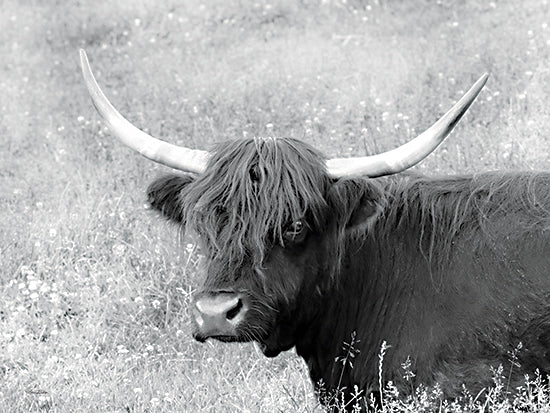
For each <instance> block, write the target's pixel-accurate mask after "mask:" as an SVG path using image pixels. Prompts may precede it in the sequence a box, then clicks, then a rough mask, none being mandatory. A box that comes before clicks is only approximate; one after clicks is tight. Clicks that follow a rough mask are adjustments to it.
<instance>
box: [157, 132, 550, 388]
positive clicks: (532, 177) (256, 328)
mask: <svg viewBox="0 0 550 413" xmlns="http://www.w3.org/2000/svg"><path fill="white" fill-rule="evenodd" d="M149 197H150V200H151V204H152V205H153V206H154V207H155V208H156V209H158V210H160V211H161V212H163V213H164V214H165V215H167V216H168V217H169V218H171V219H173V220H175V221H178V222H181V223H186V224H187V225H188V226H191V227H193V228H194V229H195V230H196V231H197V233H198V234H199V235H200V237H201V239H202V241H203V243H204V248H205V253H206V255H207V258H208V261H209V264H210V265H209V266H208V268H207V271H206V281H205V285H204V287H203V292H207V293H209V294H215V293H216V292H218V291H224V292H227V291H234V292H239V293H242V294H246V296H247V297H249V299H250V301H251V303H252V304H251V308H250V310H249V311H248V313H247V315H246V319H245V322H243V323H241V324H240V325H239V326H238V329H237V333H236V335H235V337H234V338H233V339H234V340H241V341H245V340H256V341H258V342H260V343H261V344H262V346H263V348H264V352H265V354H266V355H268V356H274V355H277V354H278V353H279V352H280V351H284V350H287V349H289V348H291V347H292V346H295V347H296V349H297V352H298V354H299V355H301V356H302V357H303V358H304V359H305V360H306V362H307V364H308V367H309V369H310V374H311V377H312V379H313V380H314V382H318V381H319V380H322V381H323V382H324V386H325V389H326V390H327V391H328V392H330V391H332V390H335V389H336V388H345V389H346V390H345V391H350V390H351V389H353V385H358V386H359V388H360V389H363V390H364V391H365V393H366V394H368V393H369V392H372V391H376V390H377V386H378V358H377V357H378V352H379V350H380V346H381V343H382V342H383V341H386V342H387V343H388V345H390V346H391V348H390V349H389V350H388V352H387V354H386V358H385V360H384V371H383V372H382V374H383V376H384V378H385V379H386V380H393V381H394V382H395V383H396V384H397V385H398V386H400V387H401V388H402V390H403V391H405V392H406V391H407V389H410V386H411V385H410V383H404V382H403V379H402V377H403V371H402V368H401V363H403V362H404V361H405V360H406V359H407V357H410V359H411V362H412V367H411V368H412V370H413V371H414V373H415V374H416V378H415V380H416V382H415V383H416V384H420V383H423V384H427V385H431V384H435V383H439V384H440V385H441V386H442V389H443V391H444V393H445V395H446V396H450V397H454V396H457V395H458V394H460V393H461V391H462V384H465V385H466V386H467V387H468V388H469V389H470V390H471V392H472V393H474V394H476V393H477V392H478V391H480V390H481V389H482V388H483V387H486V386H489V385H491V384H492V382H491V379H492V374H491V369H492V368H496V367H498V365H499V364H503V365H504V366H505V368H506V369H507V371H508V372H510V382H511V385H510V389H513V388H515V386H516V385H517V384H518V383H520V382H521V380H522V379H523V375H524V374H525V373H532V372H533V371H534V370H535V369H536V368H538V369H539V370H540V371H541V372H542V373H544V374H546V373H550V355H549V354H548V351H550V276H549V275H548V268H550V237H549V232H548V230H549V228H550V175H549V174H546V173H509V174H504V173H491V174H480V175H475V176H466V177H445V178H440V179H435V178H427V177H422V176H415V175H401V176H398V177H390V178H379V179H376V180H371V179H368V178H360V177H357V178H350V179H340V180H333V179H331V178H330V177H329V176H328V175H327V172H326V170H325V166H324V160H323V158H322V157H321V156H320V155H319V154H318V153H317V152H316V151H315V150H313V149H312V148H310V147H309V146H308V145H306V144H304V143H302V142H299V141H296V140H291V139H254V140H240V141H231V142H227V143H224V144H222V145H220V146H218V147H217V148H216V150H215V151H214V155H213V157H212V160H211V162H210V164H209V166H208V169H207V171H206V172H205V173H204V174H202V175H201V176H198V177H196V178H195V179H194V180H192V178H191V177H190V176H183V177H168V178H161V179H160V180H158V181H156V182H155V183H153V184H152V185H151V187H150V189H149ZM296 220H301V221H303V223H304V225H305V226H304V228H305V229H304V231H302V232H301V233H300V235H299V236H297V237H294V238H293V237H289V236H288V228H289V226H291V224H292V223H293V222H295V221H296ZM352 333H354V334H356V339H357V341H356V343H355V347H356V349H357V350H359V353H358V354H357V356H356V358H355V360H354V367H353V368H351V367H350V366H349V365H347V366H344V365H343V364H342V363H339V362H335V360H336V358H339V357H342V356H345V354H344V351H343V349H342V346H343V343H344V342H349V341H350V338H351V335H352ZM224 339H230V338H227V337H225V338H224ZM519 343H522V345H523V348H522V350H521V351H520V352H519V359H518V361H519V364H520V367H517V366H513V367H512V366H511V365H510V361H509V360H510V355H509V352H511V351H512V350H513V349H514V348H516V347H517V346H518V345H519Z"/></svg>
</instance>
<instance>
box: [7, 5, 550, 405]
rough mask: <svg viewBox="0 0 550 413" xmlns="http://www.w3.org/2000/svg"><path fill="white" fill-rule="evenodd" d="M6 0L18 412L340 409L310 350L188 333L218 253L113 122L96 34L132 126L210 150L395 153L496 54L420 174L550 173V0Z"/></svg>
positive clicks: (13, 391)
mask: <svg viewBox="0 0 550 413" xmlns="http://www.w3.org/2000/svg"><path fill="white" fill-rule="evenodd" d="M455 3H456V4H455ZM0 5H1V13H0V28H1V29H0V62H1V63H0V92H1V93H0V142H1V143H2V145H1V146H0V205H1V209H0V380H1V381H2V383H3V385H2V386H1V387H0V411H3V412H4V411H5V412H8V411H21V412H27V411H59V412H88V411H112V412H145V411H147V412H172V411H173V412H175V411H190V412H191V411H207V412H225V411H229V412H289V411H296V412H321V411H323V410H322V408H321V407H320V406H319V405H318V404H317V401H316V397H315V395H314V394H313V387H312V385H311V383H310V380H309V377H308V374H307V370H306V368H305V365H304V364H303V362H302V361H301V359H299V358H297V357H296V355H295V354H294V353H293V352H288V353H286V354H283V355H281V356H279V357H277V358H275V359H266V358H265V357H263V355H262V354H261V351H259V350H258V349H256V348H255V347H254V345H252V344H247V345H237V344H232V345H229V344H225V345H223V344H219V343H210V342H209V343H207V344H205V345H201V344H198V343H196V342H195V341H194V340H193V339H192V338H191V335H190V321H189V319H190V317H189V314H188V309H187V307H188V304H189V301H190V296H191V294H192V292H193V290H194V288H195V287H196V286H197V285H199V283H200V276H199V275H198V274H197V271H196V269H197V266H198V262H199V260H200V254H199V253H198V252H197V250H196V248H195V245H194V243H193V240H192V239H189V238H182V237H180V236H179V235H180V234H178V230H177V229H176V228H174V227H172V226H170V225H168V224H166V223H164V222H163V221H162V220H161V219H159V218H158V217H157V216H156V215H155V214H154V213H152V212H151V211H150V210H148V209H147V207H146V205H145V188H146V187H147V185H148V183H149V182H150V181H152V179H153V178H154V177H156V176H158V175H160V174H162V173H165V172H167V170H166V169H165V168H163V167H161V166H158V165H154V164H152V163H150V162H148V161H146V160H144V159H142V158H140V157H139V156H138V155H136V154H135V153H132V152H131V151H130V150H128V149H126V148H124V147H123V146H122V145H121V144H119V143H118V142H117V141H115V139H113V137H112V136H111V135H110V133H109V132H108V131H107V129H106V128H105V127H104V125H103V124H102V123H101V122H100V121H99V118H98V116H97V115H96V113H95V111H94V109H93V107H92V105H91V103H90V99H89V97H88V95H87V92H86V90H85V87H84V85H83V82H82V80H81V74H80V68H79V64H78V49H79V48H85V49H86V51H87V52H88V55H89V57H90V61H91V64H92V68H93V69H94V71H95V73H96V75H97V78H98V81H99V83H100V84H101V85H102V87H103V89H104V90H105V92H106V94H107V95H108V96H109V98H110V99H111V100H112V101H113V103H114V104H115V106H117V107H118V108H119V110H120V111H121V112H122V113H123V114H125V115H126V116H127V117H128V118H129V119H130V120H131V121H132V122H134V123H135V124H136V125H139V126H141V127H142V128H144V129H146V130H148V131H149V132H150V133H152V134H153V135H156V136H158V137H161V138H163V139H166V140H169V141H170V142H174V143H178V144H185V145H187V146H190V147H197V148H202V149H208V148H209V147H210V146H211V145H212V144H213V143H215V142H218V141H221V140H224V139H227V138H234V137H237V138H238V137H242V136H261V135H270V136H294V137H297V138H300V139H303V140H305V141H308V142H310V143H312V144H314V145H315V146H316V147H318V148H319V149H321V150H322V151H323V152H324V153H325V154H326V155H328V156H336V155H338V156H346V155H363V154H365V153H375V152H378V151H382V150H386V149H390V148H392V147H394V146H395V145H398V144H399V143H403V142H405V141H407V140H408V139H410V138H411V137H414V136H415V134H416V133H418V132H420V131H421V130H422V129H423V128H425V127H427V126H429V125H430V124H431V123H432V122H433V121H434V120H435V119H436V118H437V117H438V115H440V114H442V113H443V112H444V111H445V110H446V109H447V108H448V107H450V106H451V104H452V103H453V102H454V100H455V99H457V98H458V97H459V96H460V95H461V93H462V92H463V91H464V90H466V89H467V88H468V87H469V86H470V85H471V84H472V83H473V82H474V81H475V80H476V79H477V78H478V77H479V76H480V75H481V74H482V73H483V72H486V71H488V72H490V73H491V77H490V79H489V82H488V84H487V86H486V89H485V90H484V91H483V93H482V94H481V96H480V98H479V99H478V100H477V101H476V103H475V104H474V105H473V107H472V108H471V109H470V112H469V113H468V114H467V115H466V117H465V119H464V120H463V121H462V123H461V124H460V125H459V126H458V127H457V128H456V131H455V132H454V133H453V135H452V136H451V137H450V138H449V139H448V142H447V143H446V144H445V145H443V146H442V147H441V148H440V149H439V150H438V151H437V152H436V153H434V154H433V155H432V156H430V157H429V158H428V159H427V160H426V161H425V162H423V163H422V164H421V165H420V166H419V167H417V170H420V171H422V172H424V173H427V174H439V173H470V172H478V171H486V170H492V169H497V168H498V169H542V170H550V156H549V149H548V148H549V143H550V104H549V103H550V5H549V4H548V1H547V0H543V1H541V0H536V1H535V0H524V1H522V2H519V1H513V0H503V1H497V0H495V1H492V2H491V1H486V0H466V1H460V2H458V1H457V2H452V1H448V0H438V1H430V0H418V1H414V2H413V1H402V0H395V1H393V0H376V1H354V0H347V1H336V0H334V1H333V0H325V1H313V0H302V1H291V0H283V1H279V2H275V1H274V2H268V1H263V0H258V1H251V2H246V1H243V0H210V1H208V2H206V1H205V2H201V1H198V0H186V1H185V2H180V1H176V0H167V1H162V2H161V1H158V0H137V1H130V0H119V1H117V2H110V1H104V0H96V1H89V0H82V1H79V2H64V1H62V0H56V1H54V0H51V1H38V0H26V1H18V0H3V1H2V2H0ZM373 351H378V349H373ZM544 383H546V382H545V380H544V379H542V384H541V385H540V386H538V387H539V388H540V387H541V386H542V387H543V384H544ZM493 394H494V393H493ZM485 396H486V395H483V396H482V397H481V398H480V399H479V400H478V402H479V403H480V404H481V405H483V403H485V404H487V406H489V407H490V408H493V409H494V410H498V409H501V410H502V411H505V408H506V406H507V405H506V403H505V402H503V401H502V400H501V399H499V400H498V403H497V398H493V399H488V401H487V399H485ZM540 397H542V396H540ZM547 400H548V399H543V398H539V399H536V400H535V401H533V403H532V404H530V405H529V408H532V409H533V410H535V407H536V406H537V405H536V404H535V403H541V404H540V405H539V406H538V407H539V408H542V407H544V406H545V402H546V401H547ZM476 406H477V405H476ZM541 406H542V407H541ZM455 407H456V406H455ZM456 408H457V409H458V407H456ZM546 408H548V407H546ZM396 409H397V407H396Z"/></svg>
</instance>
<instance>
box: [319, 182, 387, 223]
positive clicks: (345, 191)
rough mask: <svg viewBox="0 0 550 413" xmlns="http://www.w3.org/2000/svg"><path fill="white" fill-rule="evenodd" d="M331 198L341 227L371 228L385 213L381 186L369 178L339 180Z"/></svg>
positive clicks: (332, 190) (333, 187) (333, 188)
mask: <svg viewBox="0 0 550 413" xmlns="http://www.w3.org/2000/svg"><path fill="white" fill-rule="evenodd" d="M329 198H330V203H331V204H332V205H331V206H332V208H333V211H334V213H335V215H336V216H337V217H338V220H339V225H340V227H341V228H342V227H343V228H345V229H346V231H352V232H354V231H364V230H367V229H368V228H370V227H371V226H372V225H373V224H374V222H376V220H377V219H378V218H379V217H380V215H381V214H382V213H383V210H384V205H385V202H386V201H385V197H384V193H383V191H382V190H381V188H380V187H379V186H378V185H377V184H376V183H375V182H373V181H372V180H370V179H368V178H345V179H339V180H337V181H336V182H334V183H333V185H332V188H331V189H330V196H329Z"/></svg>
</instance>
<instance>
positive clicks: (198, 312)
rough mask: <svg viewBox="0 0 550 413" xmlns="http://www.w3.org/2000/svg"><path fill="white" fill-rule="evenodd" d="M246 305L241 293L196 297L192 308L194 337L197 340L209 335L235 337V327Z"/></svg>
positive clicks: (241, 318) (219, 337)
mask: <svg viewBox="0 0 550 413" xmlns="http://www.w3.org/2000/svg"><path fill="white" fill-rule="evenodd" d="M247 307H248V306H247V305H246V304H245V300H244V297H243V296H242V295H241V294H236V293H217V294H214V295H212V294H208V295H202V296H200V297H198V298H197V299H196V301H195V305H194V308H193V315H194V318H195V322H196V325H197V331H196V332H195V333H194V334H193V335H194V337H195V338H196V339H197V340H199V341H205V340H206V339H207V338H209V337H213V338H218V339H221V340H231V339H232V338H235V336H236V334H237V333H236V327H237V325H238V324H239V323H240V322H241V321H242V320H243V318H244V315H245V313H246V311H247Z"/></svg>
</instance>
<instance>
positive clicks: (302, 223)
mask: <svg viewBox="0 0 550 413" xmlns="http://www.w3.org/2000/svg"><path fill="white" fill-rule="evenodd" d="M81 62H82V68H83V74H84V78H85V81H86V84H87V86H88V89H89V91H90V94H91V96H92V99H93V102H94V105H95V106H96V108H97V110H98V111H99V113H100V114H101V115H102V116H103V118H104V119H105V120H106V121H107V123H108V124H109V126H110V127H111V129H112V130H113V132H114V133H115V135H117V136H118V137H119V138H120V139H121V140H122V141H123V142H124V143H125V144H126V145H128V146H130V147H131V148H133V149H135V150H137V151H138V152H140V153H141V154H143V155H144V156H146V157H148V158H149V159H152V160H154V161H156V162H160V163H162V164H165V165H168V166H171V167H174V168H176V169H179V170H183V171H185V172H187V174H184V175H171V176H167V177H164V178H160V179H158V180H156V181H155V182H153V184H151V186H150V187H149V201H150V203H151V205H152V206H153V207H154V208H156V209H157V210H159V211H161V212H162V213H163V214H164V215H165V216H166V217H168V218H169V219H171V220H173V221H175V222H178V223H179V224H181V225H183V226H185V227H186V228H191V229H193V230H194V231H195V232H196V233H197V234H198V237H199V239H200V242H201V243H202V251H203V253H204V255H205V256H206V266H205V281H204V285H203V287H202V288H201V290H200V291H199V292H198V293H197V294H196V296H195V300H194V303H193V309H192V313H193V318H194V321H195V325H196V329H195V332H194V336H195V338H197V339H198V340H199V341H204V340H206V339H207V338H210V337H212V338H216V339H219V340H222V341H252V340H255V341H257V342H259V343H260V344H261V345H262V347H263V350H264V353H265V354H266V355H269V356H274V355H276V354H278V353H279V352H280V351H283V350H286V349H289V348H290V347H292V346H293V345H294V344H295V340H296V337H297V335H299V332H300V331H301V329H303V328H304V327H305V326H306V325H307V322H308V320H310V319H311V318H312V317H315V313H316V312H317V311H318V308H319V303H320V301H319V300H320V299H321V298H322V296H323V295H324V294H327V291H329V290H330V288H331V286H332V285H333V283H334V282H335V280H336V279H337V277H338V270H339V266H340V262H341V258H342V252H343V251H342V249H343V248H344V247H343V246H344V245H345V242H344V240H345V239H346V238H348V237H349V235H350V234H351V233H353V232H360V233H363V234H364V233H365V231H368V229H367V230H365V228H368V226H369V224H370V223H371V222H373V221H374V220H375V219H376V218H377V215H378V212H379V211H380V210H381V206H382V204H383V202H384V195H383V194H382V193H381V192H380V190H379V189H378V187H377V185H376V184H374V183H372V181H368V178H367V177H377V176H381V175H388V174H393V173H397V172H400V171H402V170H404V169H407V168H409V167H410V166H412V165H414V164H416V163H418V162H419V161H420V160H422V159H423V158H424V157H426V156H427V155H428V154H429V153H430V152H431V151H433V150H434V149H435V148H436V147H437V146H438V145H439V144H440V143H441V142H442V141H443V139H444V138H445V137H446V136H447V135H448V134H449V133H450V131H451V130H452V128H453V127H454V126H455V124H456V123H457V122H458V120H459V119H460V118H461V117H462V115H463V114H464V113H465V112H466V110H467V109H468V107H469V106H470V104H471V103H472V102H473V100H474V99H475V97H476V96H477V95H478V93H479V92H480V91H481V89H482V87H483V85H484V84H485V82H486V80H487V75H484V76H482V77H481V78H480V79H479V80H478V81H477V82H476V84H475V85H474V86H473V87H472V88H471V89H470V90H469V91H468V92H467V93H466V94H465V95H464V97H463V98H462V99H461V100H460V101H459V102H458V103H457V104H456V105H455V106H454V107H453V108H451V110H450V111H449V112H447V113H446V114H445V115H444V116H443V117H442V118H441V119H440V120H438V121H437V122H436V123H435V124H434V125H433V126H432V127H430V128H429V129H428V130H427V131H426V132H424V133H423V134H421V135H420V136H418V137H417V138H415V139H413V140H412V141H410V142H409V143H407V144H405V145H403V146H401V147H399V148H397V149H394V150H392V151H389V152H386V153H384V154H380V155H375V156H370V157H359V158H351V159H348V158H345V159H342V158H340V159H330V160H326V159H325V158H324V157H323V156H322V155H321V154H320V153H318V152H317V151H316V150H315V149H313V148H312V147H310V146H309V145H307V144H305V143H303V142H300V141H298V140H294V139H288V138H278V139H274V138H265V139H264V138H255V139H246V140H233V141H228V142H226V143H222V144H220V145H218V146H217V147H216V148H215V149H214V150H213V151H211V152H205V151H199V150H191V149H187V148H181V147H177V146H174V145H170V144H168V143H166V142H163V141H160V140H158V139H155V138H153V137H152V136H149V135H147V134H146V133H144V132H142V131H140V130H139V129H137V128H136V127H134V126H133V125H131V124H130V123H129V122H128V121H127V120H126V119H125V118H123V117H122V115H120V113H118V112H117V111H116V109H115V108H114V107H112V105H111V104H110V103H109V101H108V100H107V98H106V97H105V96H104V94H103V93H102V92H101V90H100V89H99V87H98V85H97V83H96V81H95V79H94V78H93V75H92V73H91V70H90V68H89V64H88V61H87V58H86V55H85V53H84V52H83V51H81Z"/></svg>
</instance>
